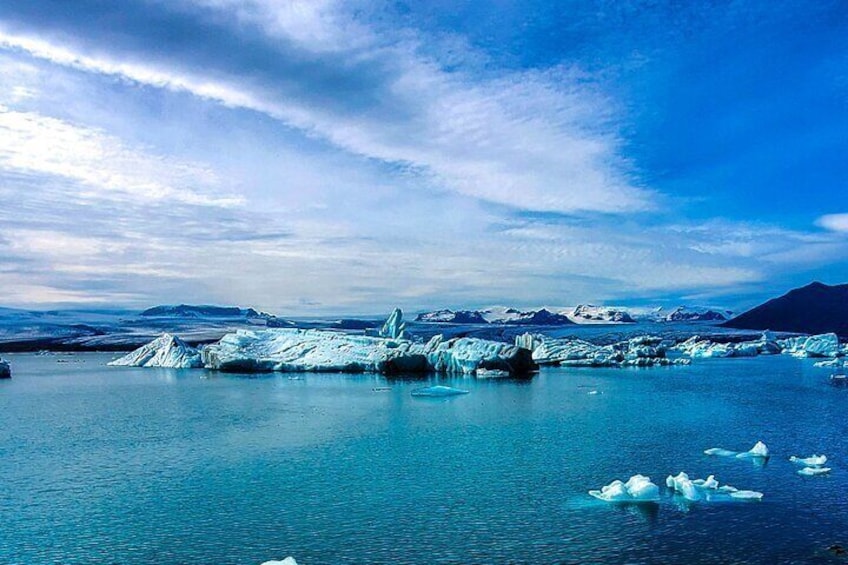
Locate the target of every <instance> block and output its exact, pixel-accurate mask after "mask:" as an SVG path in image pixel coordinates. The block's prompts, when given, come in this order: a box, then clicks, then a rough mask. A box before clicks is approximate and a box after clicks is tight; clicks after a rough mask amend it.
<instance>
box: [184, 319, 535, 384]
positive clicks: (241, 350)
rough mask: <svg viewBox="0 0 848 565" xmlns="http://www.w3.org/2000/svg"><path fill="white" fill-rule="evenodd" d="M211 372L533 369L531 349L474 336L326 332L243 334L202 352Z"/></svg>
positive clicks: (263, 331) (287, 331) (251, 332)
mask: <svg viewBox="0 0 848 565" xmlns="http://www.w3.org/2000/svg"><path fill="white" fill-rule="evenodd" d="M201 354H202V357H203V364H204V366H206V367H207V368H210V369H218V370H221V371H231V372H233V371H235V372H238V371H244V372H266V371H282V372H302V371H314V372H352V373H383V374H392V373H403V372H437V373H462V374H474V373H475V372H476V371H477V370H478V369H497V370H502V371H508V372H509V373H510V374H523V373H527V372H530V371H531V370H533V368H534V363H533V360H532V358H531V353H530V351H529V350H526V349H522V348H520V347H516V346H514V345H511V344H507V343H501V342H495V341H487V340H482V339H475V338H468V337H462V338H453V339H448V340H445V339H444V338H443V337H442V336H441V335H437V336H434V337H433V338H432V339H431V340H430V341H429V342H427V343H426V344H424V343H419V342H412V341H409V340H404V339H390V338H380V337H371V336H363V335H351V334H345V333H338V332H330V331H322V330H296V329H271V330H260V331H250V330H239V331H237V332H235V333H231V334H227V335H225V336H224V337H223V338H221V340H220V341H219V342H217V343H214V344H211V345H208V346H206V347H204V348H203V350H202V352H201Z"/></svg>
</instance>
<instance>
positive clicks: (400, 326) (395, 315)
mask: <svg viewBox="0 0 848 565" xmlns="http://www.w3.org/2000/svg"><path fill="white" fill-rule="evenodd" d="M377 335H379V336H380V337H385V338H388V339H407V338H408V337H409V335H408V334H407V332H406V324H405V323H404V321H403V312H402V311H401V309H400V308H395V309H394V311H393V312H392V313H391V314H389V317H388V319H387V320H386V321H385V323H384V324H383V327H382V328H380V330H379V332H377Z"/></svg>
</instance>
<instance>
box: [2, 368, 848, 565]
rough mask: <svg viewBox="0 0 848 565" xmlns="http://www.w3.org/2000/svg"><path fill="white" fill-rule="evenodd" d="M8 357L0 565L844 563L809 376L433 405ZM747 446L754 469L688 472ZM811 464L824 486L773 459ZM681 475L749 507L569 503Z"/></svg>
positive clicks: (831, 430) (825, 398) (828, 422)
mask: <svg viewBox="0 0 848 565" xmlns="http://www.w3.org/2000/svg"><path fill="white" fill-rule="evenodd" d="M7 357H9V358H10V359H11V361H12V365H13V371H14V378H13V379H11V380H10V381H6V382H0V562H2V563H15V564H17V563H21V564H24V563H26V564H33V563H36V564H40V563H63V564H65V563H68V564H72V563H73V564H77V563H79V564H82V563H85V564H92V563H104V564H105V563H109V564H114V563H120V564H148V563H215V564H230V563H232V564H258V563H260V562H262V561H264V560H266V559H272V558H277V559H281V558H282V557H284V556H287V555H293V556H295V557H296V558H297V559H298V562H299V563H301V564H304V565H311V564H319V563H320V564H324V563H327V564H336V563H338V564H342V563H386V564H388V563H428V564H429V563H464V564H472V563H480V564H483V563H592V562H596V563H617V562H627V563H670V562H674V563H715V562H724V563H793V562H795V563H797V562H822V563H828V562H834V563H839V562H844V561H843V560H841V558H837V557H833V556H831V555H830V554H829V553H828V552H827V549H826V548H827V547H828V546H830V545H831V544H834V543H841V544H843V545H846V546H848V495H846V493H848V488H847V487H848V457H846V454H845V449H846V445H848V443H846V441H845V437H846V433H848V419H846V418H845V413H846V408H848V390H841V389H836V388H832V387H830V386H829V384H828V383H827V377H828V375H829V372H828V371H827V370H825V369H817V368H814V367H813V366H812V363H811V362H810V361H800V360H796V359H791V358H787V357H762V358H757V359H744V360H703V361H700V362H696V363H695V364H693V365H692V366H690V367H669V368H654V369H550V370H543V371H542V372H541V373H539V374H538V375H537V376H535V377H534V378H532V379H530V380H485V381H484V380H480V381H476V380H474V379H442V380H439V381H438V382H440V383H444V384H450V385H452V386H458V387H461V388H465V389H468V390H470V391H471V393H470V394H468V395H464V396H461V397H454V398H450V399H435V400H434V399H419V398H413V397H412V396H410V392H411V391H412V390H413V389H415V388H417V387H420V386H424V385H426V384H435V382H436V379H431V380H429V381H427V380H425V381H421V380H412V379H410V380H404V379H393V380H386V379H384V378H382V377H375V376H344V375H327V374H311V375H305V376H303V377H302V379H301V380H291V379H289V377H288V376H287V375H266V376H260V377H256V378H249V377H247V376H239V375H224V374H218V373H214V372H207V371H203V370H183V371H179V370H165V369H162V370H160V369H129V368H108V367H105V366H104V364H105V362H106V361H108V360H109V359H111V356H110V355H102V354H78V355H60V356H53V355H48V356H37V355H8V356H7ZM383 387H391V388H390V390H382V388H383ZM375 389H377V390H375ZM590 390H597V391H598V394H596V395H590V394H588V392H589V391H590ZM760 439H761V440H763V441H765V442H766V443H767V444H768V446H769V448H770V449H771V450H772V452H773V454H774V456H773V457H772V459H771V460H770V461H769V463H768V464H767V465H765V466H756V465H753V464H751V463H750V462H746V461H737V460H732V459H720V458H718V459H717V458H710V457H707V456H705V455H703V454H702V451H703V450H704V449H705V448H708V447H726V448H729V449H736V450H744V449H748V448H749V447H750V446H751V445H753V443H754V442H755V441H757V440H760ZM814 452H815V453H822V452H823V453H826V454H827V455H828V457H829V458H830V461H829V462H828V466H831V467H833V469H834V470H833V472H832V474H831V475H830V476H827V477H813V478H804V477H800V476H798V475H797V474H796V473H795V471H796V470H797V467H795V466H794V465H792V464H791V463H789V462H788V461H787V458H788V457H789V456H790V455H793V454H794V455H801V456H807V455H811V454H812V453H814ZM681 470H684V471H686V472H688V473H689V474H690V476H696V477H704V476H706V475H707V474H709V473H715V474H716V476H717V478H718V479H719V481H721V482H722V483H729V484H731V485H734V486H736V487H738V488H745V489H753V490H759V491H762V492H764V493H765V498H764V500H763V501H762V502H760V503H756V502H753V503H750V502H748V503H733V504H713V505H708V504H695V505H686V504H683V503H680V502H677V501H674V500H672V499H671V498H666V499H664V500H663V502H662V503H661V504H659V505H657V506H652V507H648V508H634V507H617V506H611V505H607V504H605V503H602V502H600V501H595V500H593V499H591V498H590V497H589V496H588V495H587V494H586V491H587V490H589V489H591V488H598V487H600V486H602V485H604V484H606V483H608V482H610V481H611V480H612V479H615V478H621V479H626V478H627V477H629V476H630V475H632V474H635V473H643V474H647V475H649V476H650V477H652V478H653V479H654V481H655V482H657V483H661V482H662V481H663V480H664V478H665V477H666V475H668V474H670V473H673V474H676V473H678V472H679V471H681Z"/></svg>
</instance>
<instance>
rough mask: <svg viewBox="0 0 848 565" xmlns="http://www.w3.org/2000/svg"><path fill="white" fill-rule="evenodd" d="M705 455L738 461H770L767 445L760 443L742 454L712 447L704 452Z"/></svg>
mask: <svg viewBox="0 0 848 565" xmlns="http://www.w3.org/2000/svg"><path fill="white" fill-rule="evenodd" d="M704 454H705V455H714V456H718V457H736V458H737V459H768V457H769V450H768V447H766V444H764V443H763V442H761V441H758V442H757V443H755V444H754V447H752V448H751V449H749V450H748V451H743V452H741V453H740V452H738V451H730V450H729V449H723V448H721V447H711V448H710V449H706V450H704Z"/></svg>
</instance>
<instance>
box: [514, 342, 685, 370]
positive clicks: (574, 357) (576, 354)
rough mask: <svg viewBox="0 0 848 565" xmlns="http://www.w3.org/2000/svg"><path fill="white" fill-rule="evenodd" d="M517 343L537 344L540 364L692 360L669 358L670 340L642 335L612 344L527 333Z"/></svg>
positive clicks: (609, 364) (637, 363)
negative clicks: (668, 347)
mask: <svg viewBox="0 0 848 565" xmlns="http://www.w3.org/2000/svg"><path fill="white" fill-rule="evenodd" d="M516 343H520V344H522V345H528V344H534V345H535V348H534V349H533V360H534V361H535V362H536V363H538V364H540V365H560V366H570V367H627V366H633V367H650V366H655V365H672V364H686V363H688V362H689V360H688V359H677V360H672V359H669V358H668V357H666V350H667V343H666V342H665V341H664V340H662V339H661V338H659V337H653V336H640V337H635V338H632V339H629V340H627V341H621V342H618V343H613V344H610V345H597V344H594V343H591V342H588V341H584V340H581V339H544V338H542V339H541V340H538V341H537V340H535V339H534V338H532V337H528V336H527V334H525V335H524V336H519V338H517V339H516Z"/></svg>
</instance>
